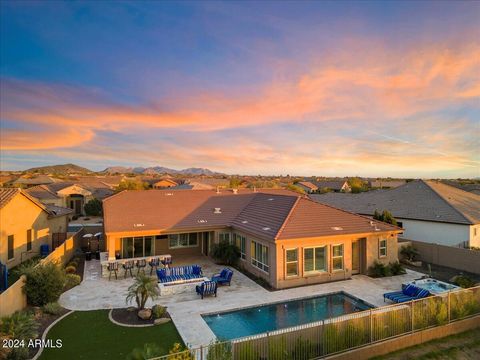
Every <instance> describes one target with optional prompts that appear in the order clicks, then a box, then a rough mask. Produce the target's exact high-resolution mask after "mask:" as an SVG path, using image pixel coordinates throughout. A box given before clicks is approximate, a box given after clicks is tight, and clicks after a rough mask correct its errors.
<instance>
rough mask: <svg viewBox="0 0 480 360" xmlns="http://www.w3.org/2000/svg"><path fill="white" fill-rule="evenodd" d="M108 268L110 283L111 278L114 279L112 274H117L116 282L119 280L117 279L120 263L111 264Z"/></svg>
mask: <svg viewBox="0 0 480 360" xmlns="http://www.w3.org/2000/svg"><path fill="white" fill-rule="evenodd" d="M107 268H108V271H109V272H110V273H109V274H108V281H110V278H111V277H112V272H113V273H114V274H115V280H117V279H118V277H117V271H118V263H116V262H109V263H108V266H107Z"/></svg>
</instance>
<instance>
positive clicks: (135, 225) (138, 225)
mask: <svg viewBox="0 0 480 360" xmlns="http://www.w3.org/2000/svg"><path fill="white" fill-rule="evenodd" d="M143 226H145V224H133V227H143Z"/></svg>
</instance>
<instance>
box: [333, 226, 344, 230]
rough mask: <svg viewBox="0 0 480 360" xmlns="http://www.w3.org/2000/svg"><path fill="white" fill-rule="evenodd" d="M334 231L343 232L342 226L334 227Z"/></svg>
mask: <svg viewBox="0 0 480 360" xmlns="http://www.w3.org/2000/svg"><path fill="white" fill-rule="evenodd" d="M332 230H335V231H340V230H343V228H342V227H341V226H333V227H332Z"/></svg>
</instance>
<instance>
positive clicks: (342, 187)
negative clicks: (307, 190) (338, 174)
mask: <svg viewBox="0 0 480 360" xmlns="http://www.w3.org/2000/svg"><path fill="white" fill-rule="evenodd" d="M312 183H313V184H314V185H316V186H317V188H318V190H321V189H329V190H332V191H334V192H350V191H352V188H351V187H350V185H348V181H347V180H322V181H312Z"/></svg>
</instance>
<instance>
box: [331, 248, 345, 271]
mask: <svg viewBox="0 0 480 360" xmlns="http://www.w3.org/2000/svg"><path fill="white" fill-rule="evenodd" d="M332 268H333V270H334V271H335V270H343V245H333V246H332Z"/></svg>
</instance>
